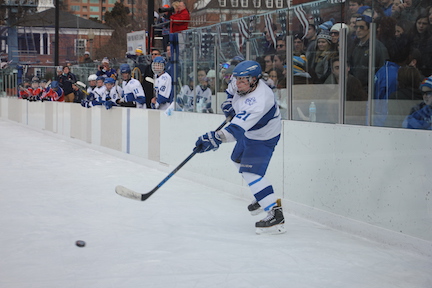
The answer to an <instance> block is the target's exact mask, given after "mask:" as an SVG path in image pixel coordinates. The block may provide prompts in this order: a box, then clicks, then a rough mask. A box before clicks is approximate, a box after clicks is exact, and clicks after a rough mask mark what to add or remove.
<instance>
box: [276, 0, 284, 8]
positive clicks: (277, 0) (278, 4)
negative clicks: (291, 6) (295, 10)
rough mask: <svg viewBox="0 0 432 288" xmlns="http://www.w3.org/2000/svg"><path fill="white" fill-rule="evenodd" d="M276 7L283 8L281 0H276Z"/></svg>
mask: <svg viewBox="0 0 432 288" xmlns="http://www.w3.org/2000/svg"><path fill="white" fill-rule="evenodd" d="M276 8H283V0H276Z"/></svg>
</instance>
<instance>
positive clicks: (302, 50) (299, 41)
mask: <svg viewBox="0 0 432 288" xmlns="http://www.w3.org/2000/svg"><path fill="white" fill-rule="evenodd" d="M293 42H294V43H293V44H294V45H293V46H294V47H293V48H294V51H293V55H294V56H300V55H306V47H305V43H304V40H303V34H301V33H295V34H294V36H293Z"/></svg>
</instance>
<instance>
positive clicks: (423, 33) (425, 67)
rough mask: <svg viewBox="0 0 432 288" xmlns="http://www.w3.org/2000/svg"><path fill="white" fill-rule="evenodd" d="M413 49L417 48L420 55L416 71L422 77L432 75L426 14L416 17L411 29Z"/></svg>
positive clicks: (429, 35) (431, 49)
mask: <svg viewBox="0 0 432 288" xmlns="http://www.w3.org/2000/svg"><path fill="white" fill-rule="evenodd" d="M412 35H413V40H412V41H413V47H414V48H417V49H418V50H419V51H420V53H421V55H422V59H421V61H420V62H421V66H418V69H419V70H420V71H421V73H422V74H423V75H431V73H432V33H431V30H430V24H429V21H428V17H427V15H426V14H421V15H419V16H418V17H417V19H416V21H415V25H414V28H413V32H412Z"/></svg>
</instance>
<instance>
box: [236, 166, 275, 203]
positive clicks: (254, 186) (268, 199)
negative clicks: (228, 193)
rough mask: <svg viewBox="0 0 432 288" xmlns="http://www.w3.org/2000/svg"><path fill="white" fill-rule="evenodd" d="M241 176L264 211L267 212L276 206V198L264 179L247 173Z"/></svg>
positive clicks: (270, 186) (268, 183)
mask: <svg viewBox="0 0 432 288" xmlns="http://www.w3.org/2000/svg"><path fill="white" fill-rule="evenodd" d="M242 176H243V179H245V181H246V183H248V185H249V188H250V189H251V191H252V193H253V194H254V196H255V199H256V200H257V201H258V203H259V204H260V205H261V207H262V208H263V209H264V211H269V210H270V209H271V208H272V207H273V206H275V205H276V196H275V194H274V191H273V186H272V185H271V184H270V182H269V181H268V180H267V179H266V178H264V177H262V176H260V175H257V174H253V173H248V172H243V173H242Z"/></svg>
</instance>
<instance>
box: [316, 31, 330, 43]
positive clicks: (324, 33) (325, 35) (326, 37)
mask: <svg viewBox="0 0 432 288" xmlns="http://www.w3.org/2000/svg"><path fill="white" fill-rule="evenodd" d="M318 39H324V40H327V41H328V42H329V43H331V36H330V34H328V32H327V31H321V32H320V33H319V34H318V36H317V40H318Z"/></svg>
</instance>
